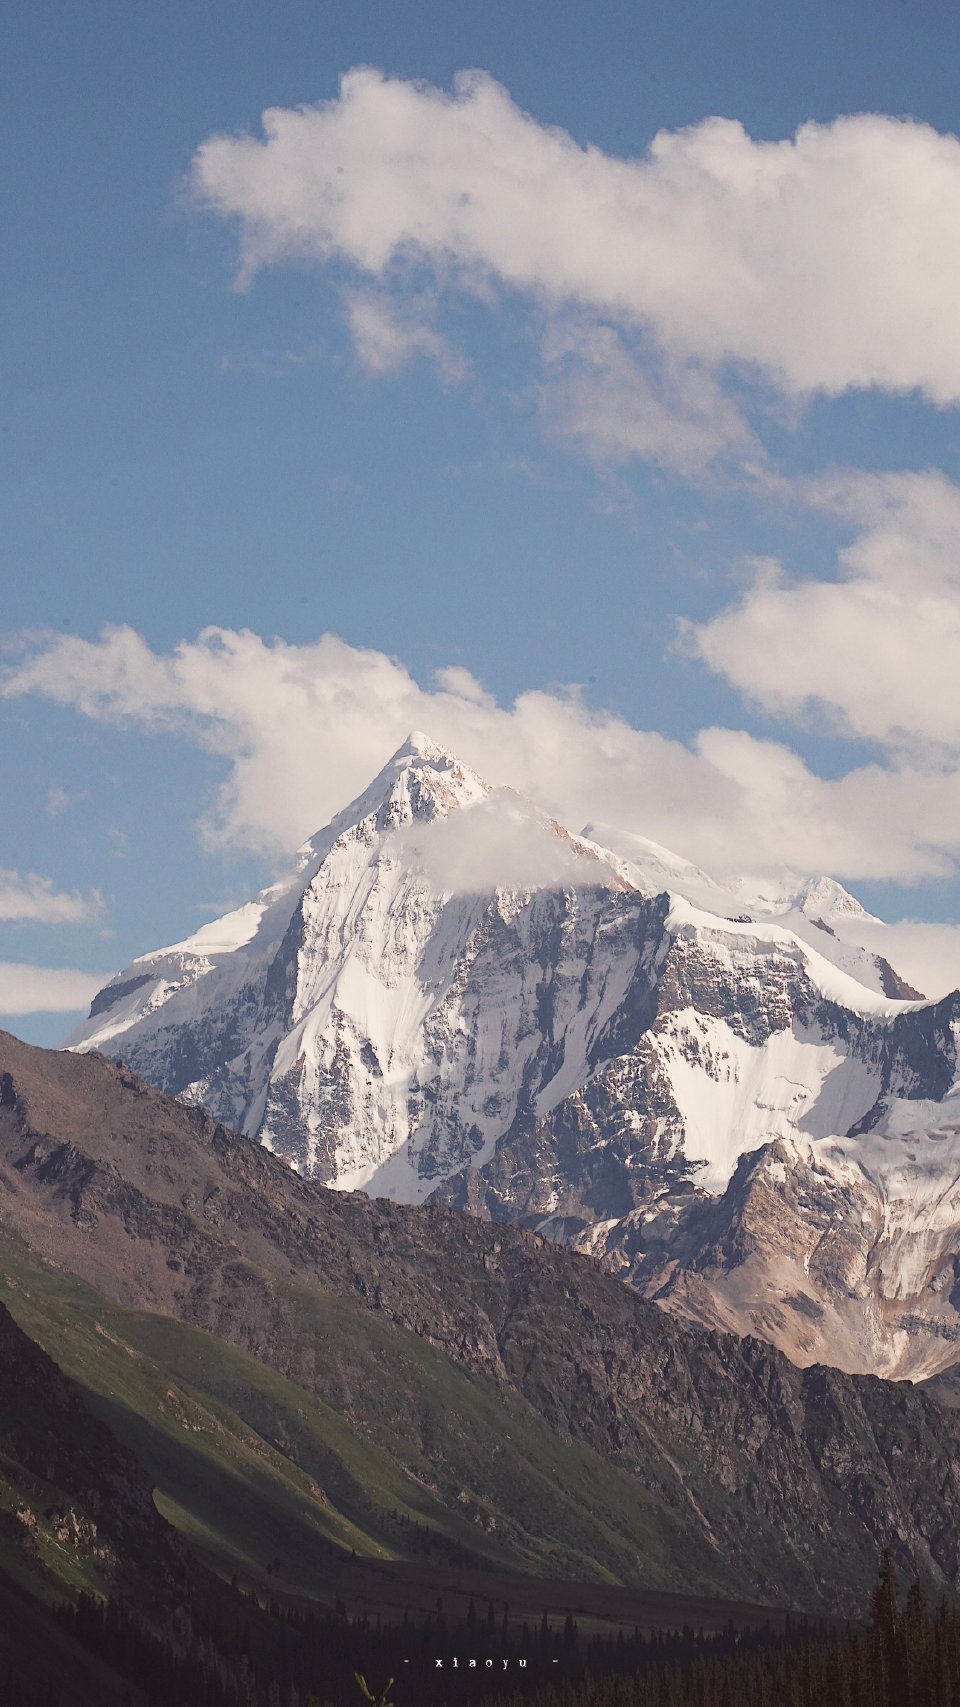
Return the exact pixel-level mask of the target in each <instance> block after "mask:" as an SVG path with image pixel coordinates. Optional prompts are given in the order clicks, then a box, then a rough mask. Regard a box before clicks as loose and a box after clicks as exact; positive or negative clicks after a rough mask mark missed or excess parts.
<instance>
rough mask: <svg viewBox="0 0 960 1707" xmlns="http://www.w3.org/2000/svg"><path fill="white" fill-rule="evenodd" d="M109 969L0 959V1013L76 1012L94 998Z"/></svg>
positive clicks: (104, 981)
mask: <svg viewBox="0 0 960 1707" xmlns="http://www.w3.org/2000/svg"><path fill="white" fill-rule="evenodd" d="M110 976H111V974H110V973H109V972H80V971H77V970H76V969H75V968H73V967H70V966H29V965H25V964H21V963H20V962H18V961H13V960H0V1014H37V1013H50V1014H63V1013H77V1012H79V1010H80V1009H81V1008H85V1007H87V1006H88V1004H89V1003H90V1002H91V1001H92V1000H93V998H94V996H95V995H96V993H97V991H98V990H100V989H102V988H103V986H104V984H105V983H106V982H107V980H108V978H110Z"/></svg>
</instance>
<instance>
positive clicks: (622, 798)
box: [3, 628, 960, 880]
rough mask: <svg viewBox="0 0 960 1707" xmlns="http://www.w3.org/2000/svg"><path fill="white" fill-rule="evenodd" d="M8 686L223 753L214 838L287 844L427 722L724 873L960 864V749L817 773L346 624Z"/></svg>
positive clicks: (882, 871)
mask: <svg viewBox="0 0 960 1707" xmlns="http://www.w3.org/2000/svg"><path fill="white" fill-rule="evenodd" d="M3 692H4V693H5V694H6V695H7V696H8V697H13V696H17V695H21V694H26V693H36V694H39V695H41V696H42V697H44V698H46V699H49V700H53V701H55V702H56V703H59V704H61V705H69V706H73V707H74V708H76V709H77V710H79V711H80V712H82V713H83V714H85V715H86V716H88V717H91V718H94V719H99V720H103V721H108V722H112V723H117V724H124V725H131V724H134V725H139V726H141V727H142V728H144V729H145V730H150V731H154V732H162V731H164V730H173V729H176V730H178V731H180V732H181V733H183V734H185V735H187V736H189V737H191V738H192V739H193V740H195V741H196V742H197V744H198V745H199V746H201V747H203V748H204V749H205V750H206V751H208V752H213V753H215V754H217V755H219V756H220V758H221V760H222V762H223V765H224V771H225V776H224V781H223V783H222V785H221V787H220V789H219V791H218V793H217V795H216V798H215V799H214V801H213V803H212V805H211V808H210V810H209V811H208V813H207V815H206V817H205V819H204V821H203V823H202V825H201V833H202V835H203V836H204V838H205V839H206V840H207V842H208V843H210V844H211V845H212V844H215V843H217V844H223V843H226V844H228V845H231V846H234V847H236V846H241V845H245V846H247V847H253V848H257V849H259V850H261V851H266V852H269V853H271V854H274V855H280V854H284V853H288V852H289V851H290V850H291V849H292V848H293V847H294V846H295V845H296V844H298V843H299V842H300V841H302V840H304V839H305V838H306V837H307V836H309V835H311V834H313V833H314V832H315V831H316V830H317V829H318V828H319V827H320V826H322V825H323V824H325V823H326V822H328V821H329V819H330V818H331V817H332V816H333V814H334V813H335V812H336V811H337V810H339V809H340V808H341V807H343V806H344V805H346V804H347V803H348V802H349V801H350V800H351V799H352V798H353V797H354V796H355V795H357V794H358V793H360V791H361V790H362V789H363V788H364V787H365V786H366V784H367V783H368V782H369V780H370V778H371V777H372V776H373V775H375V774H376V772H377V771H378V770H379V769H380V767H381V766H382V765H383V763H384V762H385V760H386V759H387V758H388V756H389V755H390V753H391V752H392V751H394V750H395V749H396V748H397V747H398V746H399V745H400V744H401V742H402V741H403V740H404V738H405V737H406V735H407V733H408V731H409V730H410V729H411V728H425V729H427V730H428V731H429V732H430V733H431V735H432V736H433V737H434V738H435V739H437V740H438V741H440V742H442V743H443V744H444V745H445V746H447V747H449V748H450V749H452V750H453V751H454V752H456V753H458V754H459V755H460V756H461V757H462V758H463V759H464V760H466V762H467V763H469V764H471V765H472V766H473V767H474V768H475V769H476V770H477V771H479V772H480V774H481V775H482V776H484V777H486V779H487V780H488V781H489V782H491V783H493V784H495V785H504V786H508V787H512V788H514V789H516V790H518V791H519V792H521V793H523V794H525V795H527V796H529V797H530V798H531V799H533V800H534V801H535V802H536V803H537V804H538V805H539V806H541V807H542V808H543V809H544V810H546V811H547V812H548V813H550V814H551V815H552V816H554V817H556V818H557V819H558V820H559V821H560V822H561V823H563V824H565V825H566V826H568V827H569V828H572V829H573V830H574V831H576V830H579V829H580V827H581V826H582V825H583V824H584V823H586V822H588V821H590V820H593V821H604V822H608V823H614V824H621V825H624V826H625V827H626V828H629V829H633V830H639V831H641V832H642V833H643V834H645V835H647V836H650V837H652V838H653V839H654V840H656V841H659V842H662V843H664V844H665V845H666V846H668V847H672V848H675V849H676V850H677V851H678V852H680V853H683V854H686V855H687V856H688V857H690V858H692V859H694V860H697V861H699V862H700V863H702V864H705V865H707V866H709V867H710V869H711V870H714V871H718V870H722V869H724V868H728V869H733V870H744V869H747V870H758V869H762V868H764V867H766V868H770V867H771V866H778V865H781V864H784V863H787V864H790V865H792V866H793V867H795V868H797V869H800V870H806V871H813V872H816V871H828V872H831V873H833V874H835V875H837V876H840V877H845V878H848V879H851V878H856V877H861V878H863V877H876V878H901V879H904V878H905V879H908V880H909V879H919V878H924V877H936V876H940V875H946V874H947V873H949V872H950V871H951V870H953V869H954V868H955V863H956V861H957V860H958V858H960V766H958V762H957V760H956V759H955V758H954V760H953V761H952V762H951V763H950V764H949V765H946V766H945V765H944V764H942V763H939V762H938V763H935V764H926V763H924V762H922V761H916V762H914V763H912V764H907V763H905V762H902V761H901V760H899V759H896V758H895V759H894V761H893V762H891V763H889V764H883V763H880V762H877V763H871V764H865V765H862V766H860V767H858V768H856V769H854V770H851V771H848V772H847V773H846V774H845V775H843V776H840V777H838V778H836V779H824V778H822V777H819V776H817V775H816V774H815V773H814V772H813V771H811V770H810V769H809V767H808V766H807V765H806V764H805V763H804V761H803V760H802V759H801V758H800V756H799V755H798V754H797V753H796V752H793V751H791V749H790V747H789V746H787V745H786V744H782V743H780V742H776V741H769V740H758V739H757V738H756V737H754V736H752V735H750V734H748V733H746V732H745V731H743V730H736V729H724V728H709V729H704V730H702V731H701V733H700V734H699V736H698V737H697V739H696V741H695V742H694V743H693V744H692V745H691V746H686V745H684V744H683V743H682V742H681V741H678V740H675V739H672V738H670V737H669V736H666V735H663V734H660V733H658V732H656V731H651V730H642V729H636V728H633V727H632V726H631V725H630V724H629V723H627V722H626V721H625V720H624V719H623V718H622V717H618V716H616V715H614V714H613V713H609V712H595V711H591V710H589V709H588V708H587V707H586V706H585V705H584V704H583V703H582V701H581V699H580V698H579V697H578V695H577V694H576V692H574V691H571V692H569V693H566V694H565V693H562V692H543V691H531V692H528V693H524V694H521V695H520V696H519V698H518V699H517V700H516V701H515V702H514V704H513V705H512V706H509V707H505V706H501V705H499V704H498V703H497V702H496V701H495V700H494V699H493V698H492V697H491V696H490V695H489V694H486V693H485V692H484V691H483V689H482V687H481V686H480V685H479V684H478V683H477V682H475V681H474V680H473V678H472V677H470V676H469V674H468V672H466V671H465V670H463V669H462V668H461V667H459V666H458V667H455V668H452V669H450V670H446V671H440V672H439V673H438V675H437V677H436V678H435V680H434V682H433V684H432V685H431V686H429V687H421V686H420V685H419V684H418V683H417V682H416V681H415V680H414V679H413V677H412V676H411V675H410V674H409V673H408V671H407V670H406V669H405V668H404V666H403V665H402V664H401V663H400V662H399V661H398V660H396V659H393V658H389V657H387V656H386V655H385V654H384V653H382V652H375V651H372V650H369V649H363V648H359V647H354V646H349V645H347V644H346V643H345V642H344V641H342V640H340V639H338V638H337V637H336V636H334V635H325V636H323V637H322V638H321V639H320V640H318V641H316V642H313V643H311V644H306V645H290V644H287V643H285V642H282V641H276V640H275V641H272V642H267V641H265V640H264V639H262V638H261V637H260V636H259V635H257V634H253V633H251V632H249V631H234V630H228V629H207V630H205V631H204V632H203V633H201V634H200V635H199V636H198V637H197V639H196V640H192V641H190V640H184V641H181V642H180V643H179V645H178V646H176V647H175V648H174V650H173V651H172V652H169V653H166V654H161V653H156V652H154V651H152V650H151V649H150V648H149V647H148V645H147V644H146V642H145V641H144V640H143V639H142V638H141V637H140V636H139V635H137V634H136V633H135V632H134V631H132V630H131V629H128V628H108V629H105V630H104V631H103V633H102V634H101V636H100V638H99V639H97V640H84V639H80V638H78V637H75V636H61V637H51V638H50V639H49V640H48V641H47V642H46V643H44V644H41V645H40V646H39V647H37V648H36V649H35V650H34V651H33V653H32V655H30V656H28V657H26V658H25V659H24V660H23V662H22V663H21V664H20V666H19V667H17V668H16V669H14V670H13V671H11V672H10V673H9V674H8V675H7V677H6V680H5V682H4V685H3Z"/></svg>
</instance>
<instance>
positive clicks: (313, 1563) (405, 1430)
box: [0, 1237, 747, 1599]
mask: <svg viewBox="0 0 960 1707" xmlns="http://www.w3.org/2000/svg"><path fill="white" fill-rule="evenodd" d="M0 1270H2V1277H0V1298H2V1300H3V1302H5V1303H6V1305H7V1307H8V1308H9V1310H10V1311H11V1314H12V1315H13V1316H14V1317H15V1319H16V1320H17V1321H18V1322H19V1324H20V1326H21V1327H22V1328H23V1329H24V1330H25V1331H26V1332H27V1333H28V1334H29V1335H30V1336H31V1337H32V1338H33V1339H35V1340H36V1341H37V1342H38V1343H39V1344H40V1345H42V1346H43V1347H44V1349H45V1350H46V1351H47V1352H48V1353H49V1354H50V1356H51V1357H53V1358H54V1360H55V1361H56V1362H57V1363H58V1364H59V1365H60V1367H61V1368H62V1369H63V1370H64V1371H65V1373H66V1374H68V1375H70V1376H71V1377H72V1378H73V1379H74V1380H76V1381H78V1382H79V1383H80V1384H81V1385H82V1387H83V1388H84V1390H85V1395H86V1397H87V1400H88V1403H89V1404H90V1406H91V1409H93V1410H94V1411H95V1412H97V1413H98V1414H99V1415H100V1416H101V1417H102V1418H103V1419H104V1420H105V1421H106V1422H108V1423H109V1425H110V1426H111V1428H112V1429H113V1430H114V1432H115V1433H116V1434H117V1436H118V1437H119V1438H120V1439H121V1440H122V1441H124V1442H125V1443H126V1444H128V1445H129V1446H131V1447H132V1448H133V1449H134V1450H135V1451H136V1453H137V1454H138V1456H139V1457H140V1458H141V1459H142V1461H143V1463H144V1464H145V1465H146V1466H147V1469H148V1470H149V1472H150V1475H151V1476H152V1478H153V1479H154V1482H155V1484H156V1488H157V1505H158V1506H159V1508H160V1510H161V1511H162V1512H163V1513H164V1515H165V1516H167V1517H168V1518H169V1519H170V1521H171V1522H173V1523H174V1524H175V1525H176V1526H177V1527H178V1528H179V1529H180V1530H181V1531H182V1532H183V1533H184V1534H185V1535H186V1536H187V1537H188V1539H189V1540H190V1541H191V1542H192V1543H193V1544H194V1545H195V1546H196V1547H197V1549H198V1550H199V1552H200V1553H201V1555H202V1556H203V1557H205V1558H206V1560H207V1561H208V1562H209V1563H210V1564H212V1565H213V1566H214V1567H215V1568H216V1569H217V1570H218V1571H219V1572H220V1573H221V1574H222V1575H226V1576H230V1575H233V1574H236V1575H237V1576H238V1578H239V1579H240V1581H241V1583H244V1584H249V1585H251V1586H257V1587H259V1588H261V1589H264V1588H269V1590H270V1591H271V1592H272V1593H275V1594H276V1593H280V1594H283V1595H289V1596H309V1597H311V1598H312V1597H320V1598H322V1599H331V1598H332V1597H334V1596H335V1595H336V1594H337V1593H338V1592H339V1591H340V1587H341V1584H342V1580H343V1568H344V1562H345V1561H349V1560H350V1559H351V1557H352V1554H354V1553H355V1554H356V1555H357V1557H358V1558H361V1559H362V1558H368V1559H371V1560H381V1561H383V1562H384V1563H387V1562H389V1561H394V1562H398V1563H399V1562H402V1561H411V1562H414V1563H417V1564H422V1563H424V1562H425V1561H428V1562H430V1563H432V1564H434V1565H436V1566H437V1567H439V1566H441V1565H445V1566H448V1567H452V1566H459V1567H461V1568H464V1567H469V1566H483V1567H486V1568H487V1569H490V1570H493V1571H495V1572H496V1571H503V1570H508V1571H509V1570H513V1571H516V1570H518V1569H519V1570H521V1571H527V1572H530V1573H532V1574H535V1575H537V1576H540V1577H557V1578H560V1577H565V1578H579V1579H592V1580H595V1581H601V1582H602V1581H606V1582H608V1583H611V1584H612V1583H633V1584H640V1583H643V1584H646V1585H649V1586H650V1587H655V1588H664V1589H673V1590H679V1591H689V1592H695V1593H702V1594H703V1593H705V1594H717V1593H725V1594H727V1595H730V1594H738V1593H743V1594H744V1597H745V1598H746V1597H747V1596H746V1584H745V1583H743V1584H741V1583H738V1582H732V1581H731V1580H730V1574H729V1570H728V1569H724V1568H723V1567H722V1566H721V1565H720V1563H719V1561H718V1560H717V1558H716V1556H715V1555H714V1554H712V1552H711V1550H710V1549H709V1548H708V1547H707V1546H706V1544H705V1543H703V1542H702V1541H701V1540H700V1539H699V1538H698V1537H697V1536H696V1535H695V1534H693V1533H690V1532H687V1531H685V1530H684V1529H683V1528H682V1526H681V1525H680V1523H679V1522H678V1520H677V1518H676V1517H675V1516H674V1515H673V1514H671V1513H670V1512H669V1511H667V1509H666V1508H665V1507H664V1506H663V1505H662V1504H661V1503H660V1502H659V1501H657V1500H656V1499H655V1498H654V1497H653V1496H652V1495H650V1494H649V1493H647V1492H646V1491H645V1490H644V1489H643V1488H642V1487H641V1486H640V1484H639V1483H638V1482H637V1481H636V1480H635V1479H634V1478H632V1477H631V1476H629V1475H628V1474H626V1473H624V1472H622V1471H620V1470H618V1469H617V1467H616V1466H613V1465H611V1464H609V1463H606V1462H604V1461H603V1460H602V1459H600V1458H599V1456H597V1455H596V1454H594V1453H592V1452H591V1451H590V1450H589V1448H586V1447H584V1446H582V1445H579V1444H576V1443H572V1442H565V1441H563V1440H561V1439H559V1438H558V1437H557V1436H556V1435H554V1434H553V1433H552V1432H551V1431H550V1430H549V1429H548V1428H547V1426H546V1425H545V1423H544V1422H543V1421H542V1420H541V1419H540V1418H539V1417H538V1416H537V1415H536V1413H535V1412H534V1411H533V1410H532V1408H531V1407H530V1406H529V1405H528V1404H527V1403H526V1402H525V1401H524V1400H523V1399H521V1398H520V1397H519V1396H518V1395H516V1394H514V1393H512V1392H509V1391H506V1390H505V1391H503V1392H502V1393H500V1394H497V1393H495V1392H494V1391H493V1390H492V1389H490V1388H488V1387H486V1386H482V1385H480V1384H478V1383H475V1382H474V1381H472V1380H471V1379H470V1378H469V1377H467V1376H466V1375H465V1374H463V1373H462V1372H460V1371H458V1370H457V1369H455V1368H454V1367H453V1366H452V1365H451V1364H450V1363H449V1362H447V1361H446V1360H445V1359H444V1358H443V1357H441V1356H440V1355H439V1354H438V1353H437V1352H436V1351H434V1350H433V1349H432V1348H431V1347H430V1346H429V1345H428V1344H427V1343H426V1342H425V1341H423V1340H421V1339H419V1338H417V1337H416V1336H415V1335H413V1334H410V1333H408V1332H406V1331H405V1330H403V1329H400V1328H398V1327H396V1326H395V1325H394V1324H392V1323H390V1322H380V1321H379V1320H377V1319H376V1318H373V1317H371V1316H370V1315H369V1314H365V1313H363V1312H361V1311H360V1310H359V1309H355V1308H353V1307H352V1306H351V1305H350V1304H349V1303H347V1302H346V1301H344V1300H342V1299H334V1298H327V1297H324V1296H323V1295H318V1294H316V1293H311V1294H306V1293H304V1292H302V1291H300V1290H299V1289H298V1291H297V1296H296V1300H295V1302H296V1305H297V1307H298V1308H299V1309H300V1310H306V1311H308V1312H309V1314H310V1318H311V1320H312V1322H313V1324H314V1327H315V1333H316V1340H315V1355H316V1356H317V1357H318V1358H322V1359H325V1360H328V1361H329V1362H330V1363H331V1364H335V1365H336V1367H337V1369H338V1373H339V1389H340V1390H341V1391H342V1393H343V1414H339V1413H338V1412H337V1411H336V1410H334V1409H332V1408H331V1407H330V1406H328V1405H326V1404H324V1403H323V1402H322V1401H321V1400H319V1399H317V1398H316V1397H314V1396H313V1395H311V1394H309V1393H308V1392H306V1391H305V1389H303V1388H301V1387H299V1386H297V1385H296V1384H295V1383H294V1382H292V1381H289V1380H286V1379H285V1378H284V1377H282V1376H281V1375H279V1374H277V1373H275V1372H274V1371H273V1370H270V1369H268V1368H267V1367H265V1366H264V1365H263V1364H261V1363H259V1362H258V1361H257V1360H255V1359H254V1358H252V1357H249V1356H247V1355H245V1354H244V1353H243V1352H242V1351H240V1350H238V1349H236V1348H235V1347H234V1346H231V1345H228V1344H226V1343H225V1342H224V1341H222V1340H219V1339H217V1338H215V1337H213V1336H212V1335H210V1334H208V1333H205V1332H203V1331H201V1330H199V1329H196V1328H193V1327H190V1326H187V1325H185V1324H183V1323H181V1322H178V1321H176V1320H174V1319H172V1318H169V1317H161V1316H154V1315H149V1314H147V1313H145V1312H142V1311H132V1310H125V1309H122V1308H120V1307H119V1306H117V1305H115V1304H112V1303H109V1302H108V1301H106V1300H105V1299H104V1298H102V1297H101V1296H100V1295H99V1294H97V1293H96V1292H95V1291H93V1290H92V1289H91V1288H90V1287H89V1286H87V1285H85V1284H84V1283H83V1282H82V1281H79V1280H77V1279H75V1278H74V1277H73V1276H70V1275H67V1274H65V1273H63V1272H62V1271H60V1270H57V1269H55V1268H53V1267H51V1266H49V1265H47V1264H44V1263H43V1262H42V1261H41V1260H40V1259H38V1258H37V1257H36V1256H35V1255H33V1254H31V1253H30V1252H28V1251H27V1249H26V1247H25V1246H23V1245H22V1244H21V1243H20V1242H19V1241H18V1240H16V1239H13V1238H10V1237H3V1238H0ZM291 1302H293V1299H291ZM424 1415H426V1417H427V1418H428V1421H429V1423H430V1424H431V1425H432V1426H429V1427H428V1428H427V1429H426V1430H424V1429H423V1427H422V1422H421V1424H420V1426H418V1428H417V1429H416V1430H415V1429H414V1428H413V1427H412V1426H410V1425H409V1423H408V1422H407V1419H408V1418H409V1417H413V1416H417V1417H419V1418H421V1419H422V1417H423V1416H424Z"/></svg>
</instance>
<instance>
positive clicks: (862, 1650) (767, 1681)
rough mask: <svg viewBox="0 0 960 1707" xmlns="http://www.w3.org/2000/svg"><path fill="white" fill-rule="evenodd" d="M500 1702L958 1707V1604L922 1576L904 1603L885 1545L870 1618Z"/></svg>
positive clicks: (622, 1706)
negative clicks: (925, 1584)
mask: <svg viewBox="0 0 960 1707" xmlns="http://www.w3.org/2000/svg"><path fill="white" fill-rule="evenodd" d="M397 1707H400V1703H399V1700H398V1703H397ZM451 1707H452V1703H451ZM482 1707H493V1702H492V1700H491V1701H490V1702H486V1703H483V1704H482ZM496 1707H960V1606H958V1605H957V1604H955V1603H951V1602H949V1601H947V1600H946V1599H944V1600H941V1601H940V1603H939V1605H938V1606H937V1607H936V1609H935V1610H931V1609H930V1607H929V1606H928V1604H927V1599H926V1595H925V1594H924V1591H923V1588H922V1586H921V1585H920V1584H919V1583H914V1584H913V1586H912V1587H911V1588H910V1589H909V1590H908V1592H907V1596H906V1602H905V1604H904V1605H903V1606H902V1607H901V1605H900V1600H899V1596H898V1592H897V1577H896V1570H895V1568H894V1562H893V1556H892V1554H891V1553H890V1551H889V1549H885V1550H884V1554H883V1560H882V1563H881V1568H880V1576H879V1579H878V1582H877V1585H876V1587H875V1588H874V1591H873V1595H872V1597H871V1617H870V1623H869V1625H868V1626H865V1627H862V1628H861V1627H857V1628H855V1629H847V1630H846V1631H844V1632H843V1633H842V1634H837V1635H834V1636H832V1637H827V1638H826V1639H825V1640H824V1639H823V1638H822V1635H821V1636H818V1639H816V1640H810V1639H801V1640H800V1641H799V1642H797V1641H796V1640H794V1641H792V1642H791V1641H790V1640H789V1639H787V1640H784V1641H782V1642H770V1643H767V1644H765V1645H763V1646H762V1647H760V1648H759V1649H757V1648H755V1649H754V1650H753V1651H752V1652H749V1651H739V1652H736V1653H733V1654H725V1655H723V1656H719V1655H710V1654H706V1653H700V1654H698V1655H696V1657H694V1658H693V1659H692V1660H689V1661H684V1660H674V1661H671V1662H669V1663H667V1664H664V1665H662V1666H660V1667H659V1668H658V1669H655V1670H647V1671H641V1672H639V1673H637V1672H634V1673H633V1674H632V1675H631V1674H628V1673H619V1674H618V1675H616V1676H612V1677H611V1676H590V1677H587V1678H585V1679H583V1680H582V1681H580V1682H573V1681H571V1682H566V1683H564V1684H563V1685H561V1686H560V1687H553V1686H550V1687H547V1688H546V1689H539V1690H537V1691H536V1692H534V1693H533V1694H532V1695H531V1694H529V1693H528V1694H523V1695H521V1694H519V1693H518V1694H515V1695H513V1696H511V1697H509V1698H508V1699H507V1700H506V1701H505V1700H504V1698H503V1696H502V1695H500V1696H498V1697H497V1698H496Z"/></svg>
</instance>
